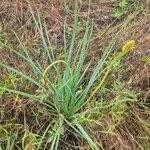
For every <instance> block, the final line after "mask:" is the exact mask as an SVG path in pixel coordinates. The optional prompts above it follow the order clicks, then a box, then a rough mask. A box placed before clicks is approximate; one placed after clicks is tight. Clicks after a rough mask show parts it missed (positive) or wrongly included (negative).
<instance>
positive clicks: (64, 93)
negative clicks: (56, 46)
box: [0, 6, 133, 149]
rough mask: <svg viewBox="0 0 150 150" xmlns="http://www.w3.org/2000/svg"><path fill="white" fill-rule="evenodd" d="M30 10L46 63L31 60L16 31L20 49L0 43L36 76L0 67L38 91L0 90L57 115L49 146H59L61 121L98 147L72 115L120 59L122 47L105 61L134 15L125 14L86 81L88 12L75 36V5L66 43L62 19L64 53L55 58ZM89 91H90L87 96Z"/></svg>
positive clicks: (43, 29) (44, 29)
mask: <svg viewBox="0 0 150 150" xmlns="http://www.w3.org/2000/svg"><path fill="white" fill-rule="evenodd" d="M89 10H90V9H89ZM31 14H32V17H33V20H34V22H35V25H36V28H37V29H38V32H39V34H40V36H41V40H42V43H43V52H42V53H43V56H44V59H45V61H46V63H45V66H44V67H43V66H42V65H40V64H39V63H38V61H33V58H32V57H31V56H30V54H29V52H28V48H27V47H26V46H25V45H24V44H23V43H22V42H21V41H20V39H19V38H18V36H17V35H16V33H15V35H16V38H17V39H18V41H19V44H20V45H21V47H22V50H23V53H20V52H17V51H16V50H15V49H13V48H12V47H11V46H9V45H8V44H5V43H3V42H0V44H1V45H3V47H5V48H7V49H9V50H11V52H13V53H15V54H16V55H18V56H19V57H20V58H22V59H24V60H25V61H26V62H27V63H28V65H30V66H31V68H32V70H33V72H34V74H35V78H31V77H30V76H28V75H26V74H24V73H23V72H22V71H21V70H18V69H17V68H13V67H11V66H9V65H7V64H5V63H3V62H0V67H3V68H6V69H8V70H9V71H11V72H14V73H15V74H17V75H18V76H21V77H22V78H23V79H24V80H28V81H29V82H30V83H32V84H33V85H35V87H36V88H37V90H39V91H40V94H39V95H36V94H35V93H27V92H25V91H20V90H19V89H10V88H8V87H7V86H0V91H3V92H2V93H4V92H6V91H7V92H10V93H14V94H19V95H21V96H23V97H26V98H30V99H32V100H34V101H35V102H38V103H40V104H42V105H43V106H45V107H46V108H48V109H49V111H50V112H51V114H52V115H54V116H56V115H57V116H58V117H57V119H56V118H55V119H56V120H55V129H54V130H52V131H51V132H50V133H49V134H50V136H49V139H48V142H49V143H51V146H50V149H57V148H58V145H59V140H60V136H61V134H63V128H64V124H67V125H69V126H70V127H71V128H72V129H73V130H74V131H75V132H77V133H78V134H79V135H80V136H82V137H83V138H84V139H85V140H86V141H87V142H88V143H89V145H90V146H91V148H92V149H99V148H98V146H97V145H96V144H95V143H94V142H93V140H92V139H91V138H90V136H89V135H88V133H87V132H86V130H85V129H84V128H83V127H82V125H81V124H80V123H78V122H77V121H75V118H76V117H74V115H75V114H76V113H77V112H78V111H79V110H80V109H81V108H82V107H83V106H84V105H85V104H86V103H87V102H89V101H90V100H91V99H92V97H93V96H94V94H95V93H96V92H97V90H98V89H99V88H100V87H101V85H102V84H103V83H104V82H105V80H106V78H107V76H108V74H109V73H110V71H111V69H112V67H113V63H115V61H118V60H119V59H121V58H122V57H123V56H124V54H125V53H126V52H125V51H121V52H120V53H118V54H116V56H115V57H114V59H112V60H111V62H109V63H106V60H107V58H108V56H109V54H110V53H111V52H112V50H113V46H114V45H115V42H116V39H117V37H118V35H119V33H120V32H121V31H122V30H123V28H124V27H125V26H126V25H127V23H128V22H129V21H130V20H131V19H132V17H133V16H130V17H129V18H127V20H126V21H125V22H124V24H123V25H122V27H121V29H120V30H119V31H118V32H117V33H116V36H115V37H114V38H113V39H112V40H111V41H109V44H108V46H107V47H106V49H105V51H104V53H103V55H102V56H101V57H100V59H99V61H98V62H97V65H96V67H95V68H94V69H93V72H92V73H91V75H90V77H89V80H88V82H87V83H86V84H85V83H84V82H83V80H84V77H85V74H86V72H87V70H88V67H89V66H90V63H91V62H87V63H86V64H87V66H86V68H85V70H84V71H83V66H84V65H85V58H86V56H87V53H88V46H89V42H90V38H91V36H92V31H93V25H92V23H91V22H90V18H89V12H88V17H87V21H86V25H85V31H84V34H83V37H82V39H76V35H77V34H78V29H79V26H78V11H77V6H76V9H75V17H74V26H73V31H72V36H71V40H70V43H69V44H68V42H67V39H66V28H67V23H66V21H65V23H64V35H63V37H64V39H63V42H64V47H63V56H64V57H63V58H62V59H57V58H56V57H55V54H54V51H53V48H52V44H51V42H50V39H49V34H48V31H47V27H46V24H45V23H43V24H42V22H41V19H40V15H39V13H37V14H36V15H35V13H34V12H33V11H32V9H31ZM36 16H37V17H36ZM76 44H77V45H78V49H77V51H74V49H75V45H76ZM68 45H69V47H68ZM51 72H53V74H54V73H55V76H52V73H51ZM101 75H104V77H103V78H102V80H101V81H99V80H98V79H99V77H100V76H101ZM96 81H98V82H100V83H99V84H98V86H97V87H96V88H95V89H94V91H91V90H92V89H93V85H94V84H95V82H96ZM91 93H92V94H91ZM89 94H91V95H90V96H88V95H89ZM50 128H51V124H49V125H48V126H47V129H46V130H45V132H44V134H43V136H42V137H41V139H40V141H39V142H38V144H37V149H40V148H41V144H42V142H43V141H44V138H45V135H46V133H47V132H48V131H49V130H50Z"/></svg>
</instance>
